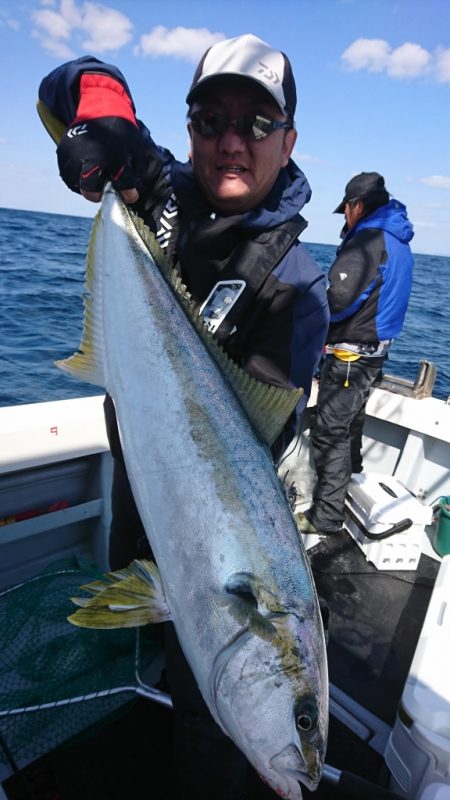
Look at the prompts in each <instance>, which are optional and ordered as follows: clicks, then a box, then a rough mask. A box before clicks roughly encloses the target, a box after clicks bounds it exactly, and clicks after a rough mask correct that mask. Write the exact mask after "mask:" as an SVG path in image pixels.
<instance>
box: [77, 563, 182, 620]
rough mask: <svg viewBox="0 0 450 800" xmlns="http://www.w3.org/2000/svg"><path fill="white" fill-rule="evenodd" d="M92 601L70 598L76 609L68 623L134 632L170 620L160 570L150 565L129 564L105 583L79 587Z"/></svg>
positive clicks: (110, 576) (110, 573) (100, 582)
mask: <svg viewBox="0 0 450 800" xmlns="http://www.w3.org/2000/svg"><path fill="white" fill-rule="evenodd" d="M81 588H82V589H84V590H85V591H87V592H89V593H90V594H92V595H93V597H86V598H85V597H73V598H72V602H73V603H74V604H75V605H77V606H79V610H78V611H75V613H74V614H72V615H71V616H70V617H68V620H69V622H71V623H73V624H74V625H79V626H80V627H83V628H133V627H137V626H139V625H148V624H151V623H157V622H166V621H167V620H170V619H171V613H170V609H169V606H168V604H167V600H166V596H165V593H164V588H163V585H162V582H161V577H160V574H159V570H158V568H157V566H156V564H154V563H153V562H152V561H146V560H142V561H138V560H135V561H132V562H131V564H130V565H129V567H126V568H125V569H121V570H117V572H109V573H106V575H105V580H104V581H103V580H97V581H93V582H92V583H90V584H86V585H85V586H83V587H81Z"/></svg>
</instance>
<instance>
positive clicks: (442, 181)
mask: <svg viewBox="0 0 450 800" xmlns="http://www.w3.org/2000/svg"><path fill="white" fill-rule="evenodd" d="M419 180H420V183H424V184H425V185H426V186H433V187H434V188H435V189H450V178H449V177H447V176H446V175H429V176H428V177H425V178H419Z"/></svg>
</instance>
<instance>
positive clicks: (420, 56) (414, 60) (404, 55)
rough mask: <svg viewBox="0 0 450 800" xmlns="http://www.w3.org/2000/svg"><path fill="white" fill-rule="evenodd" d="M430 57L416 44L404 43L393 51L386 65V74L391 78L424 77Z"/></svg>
mask: <svg viewBox="0 0 450 800" xmlns="http://www.w3.org/2000/svg"><path fill="white" fill-rule="evenodd" d="M430 61H431V56H430V54H429V52H428V51H427V50H424V48H423V47H421V46H420V45H418V44H412V43H411V42H406V43H405V44H402V45H401V47H397V49H396V50H393V51H392V53H391V54H390V56H389V59H388V63H387V72H388V75H390V76H391V77H392V78H416V77H418V76H420V75H424V74H425V73H426V72H427V70H428V66H429V63H430Z"/></svg>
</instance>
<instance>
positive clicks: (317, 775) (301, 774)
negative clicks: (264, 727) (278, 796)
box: [269, 744, 322, 797]
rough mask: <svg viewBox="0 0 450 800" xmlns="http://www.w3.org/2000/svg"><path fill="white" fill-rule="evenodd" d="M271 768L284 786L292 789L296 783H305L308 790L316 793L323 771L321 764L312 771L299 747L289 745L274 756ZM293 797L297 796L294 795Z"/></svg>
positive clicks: (289, 795)
mask: <svg viewBox="0 0 450 800" xmlns="http://www.w3.org/2000/svg"><path fill="white" fill-rule="evenodd" d="M269 766H270V768H271V769H273V770H274V772H276V773H277V775H278V776H279V778H280V782H281V783H282V784H286V783H287V785H288V786H289V790H291V789H292V784H293V783H294V782H295V783H296V784H298V783H303V784H304V786H306V788H307V789H309V790H310V791H312V792H313V791H314V790H315V789H317V785H318V783H319V781H320V779H321V774H322V769H321V766H320V764H317V765H314V767H313V769H312V770H311V767H310V765H307V764H306V762H305V759H304V758H303V756H302V754H301V752H300V750H299V749H298V747H297V745H295V744H289V745H288V746H287V747H285V748H284V750H281V751H280V752H279V753H277V755H275V756H273V758H271V760H270V764H269ZM292 796H293V797H295V796H296V795H295V794H293V795H292ZM286 797H291V794H289V793H288V794H286Z"/></svg>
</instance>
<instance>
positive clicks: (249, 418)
mask: <svg viewBox="0 0 450 800" xmlns="http://www.w3.org/2000/svg"><path fill="white" fill-rule="evenodd" d="M87 293H88V294H87V298H86V300H85V321H84V331H83V340H82V343H81V345H80V351H79V352H78V353H76V354H75V355H73V356H72V357H71V358H70V359H68V360H67V361H64V362H59V363H58V365H59V366H60V367H62V368H63V369H65V370H66V371H68V372H69V373H71V374H72V375H74V376H77V377H78V378H81V379H82V380H85V381H90V382H92V383H94V384H97V385H99V386H102V387H104V388H105V389H106V390H107V391H108V392H109V394H110V395H111V396H112V398H113V400H114V404H115V407H116V411H117V417H118V424H119V430H120V437H121V442H122V447H123V452H124V458H125V462H126V466H127V471H128V475H129V478H130V482H131V486H132V490H133V494H134V497H135V499H136V503H137V507H138V509H139V513H140V516H141V518H142V521H143V524H144V526H145V530H146V532H147V535H148V538H149V541H150V545H151V548H152V551H153V553H154V555H155V559H156V562H157V565H158V569H157V568H156V567H155V566H154V565H153V564H151V563H150V562H133V564H132V566H131V568H130V569H125V570H121V571H119V572H118V573H110V574H109V576H106V577H105V581H100V582H98V583H96V584H93V585H91V586H90V587H88V591H89V592H90V593H91V594H92V595H93V597H92V598H88V599H78V604H79V605H81V606H82V608H80V609H79V610H78V611H77V612H76V613H75V614H74V615H73V616H72V617H71V620H72V621H73V622H75V624H79V625H87V626H92V627H110V626H120V625H136V624H143V623H147V622H149V621H152V622H156V621H162V620H167V619H172V620H173V622H174V624H175V628H176V631H177V635H178V637H179V640H180V643H181V646H182V648H183V651H184V653H185V655H186V658H187V660H188V661H189V664H190V666H191V668H192V671H193V673H194V675H195V678H196V680H197V683H198V686H199V688H200V691H201V693H202V695H203V697H204V699H205V702H206V703H207V705H208V707H209V709H210V711H211V714H212V715H213V717H214V719H215V720H216V721H217V723H218V724H219V725H220V726H221V727H222V729H223V730H224V731H225V733H226V734H228V736H230V737H231V739H232V740H233V741H234V742H235V744H236V745H237V746H238V747H239V748H240V749H241V750H242V752H243V753H244V754H245V755H246V757H247V758H248V760H249V761H250V762H251V763H252V764H253V766H254V767H255V769H256V770H257V772H258V773H259V774H260V775H261V776H262V778H263V779H264V780H265V781H266V782H267V783H268V784H269V785H270V786H271V787H272V788H273V789H274V791H275V792H277V793H278V794H279V795H280V796H281V797H284V798H291V800H300V799H301V797H302V793H301V790H300V786H299V783H298V782H299V781H301V782H302V783H304V784H305V785H306V786H307V787H308V788H309V789H314V788H316V786H317V784H318V782H319V780H320V778H321V773H322V767H323V761H324V754H325V748H326V739H327V725H328V679H327V662H326V652H325V643H324V634H323V628H322V621H321V616H320V611H319V605H318V601H317V597H316V593H315V588H314V584H313V579H312V575H311V570H310V567H309V563H308V559H307V556H306V554H305V551H304V548H303V545H302V543H301V540H300V538H299V535H298V532H297V527H296V524H295V520H294V517H293V514H292V512H291V509H290V507H289V504H288V502H287V499H286V496H285V492H284V490H283V487H282V485H281V483H280V481H279V478H278V476H277V473H276V470H275V468H274V465H273V463H272V459H271V456H270V451H269V447H268V445H270V443H271V442H272V441H273V440H274V439H275V438H276V436H277V435H278V433H279V431H280V429H281V428H282V426H283V424H284V422H285V420H286V418H287V417H288V416H289V414H290V413H291V411H292V409H293V407H294V406H295V404H296V403H297V402H298V399H299V394H298V392H295V391H289V390H280V389H277V388H274V387H269V386H267V385H264V384H260V383H258V382H257V381H255V380H254V379H252V378H249V376H248V375H246V374H245V373H244V372H243V371H241V370H240V368H239V367H237V366H236V365H235V364H233V363H232V362H231V361H230V360H229V359H228V357H227V356H225V354H224V353H223V352H222V350H221V349H220V347H219V346H218V344H217V343H216V342H215V340H214V339H213V338H212V336H211V334H210V333H209V331H208V330H207V328H206V326H205V324H204V323H203V321H202V318H201V317H199V315H198V314H197V313H196V312H195V310H194V309H192V308H191V302H190V299H189V296H188V295H187V293H186V292H185V290H184V288H183V286H181V284H180V282H179V280H178V279H177V278H176V277H175V276H174V275H173V274H171V273H170V270H169V269H168V267H167V265H166V264H165V263H164V258H163V257H162V255H161V252H160V251H158V247H157V244H156V242H155V239H154V237H153V236H152V234H151V233H150V232H149V230H148V229H147V228H146V227H145V226H144V225H143V223H142V221H141V220H139V219H138V218H136V217H134V215H132V213H131V212H130V211H129V210H128V209H127V208H126V206H125V205H124V204H123V202H122V201H121V199H120V198H119V197H118V195H117V194H116V193H115V192H114V191H113V190H112V189H111V188H107V190H106V191H105V194H104V197H103V201H102V206H101V210H100V212H99V214H98V216H97V218H96V221H95V223H94V228H93V233H92V237H91V241H90V245H89V253H88V259H87ZM111 617H113V618H114V619H113V620H112V621H111Z"/></svg>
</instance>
